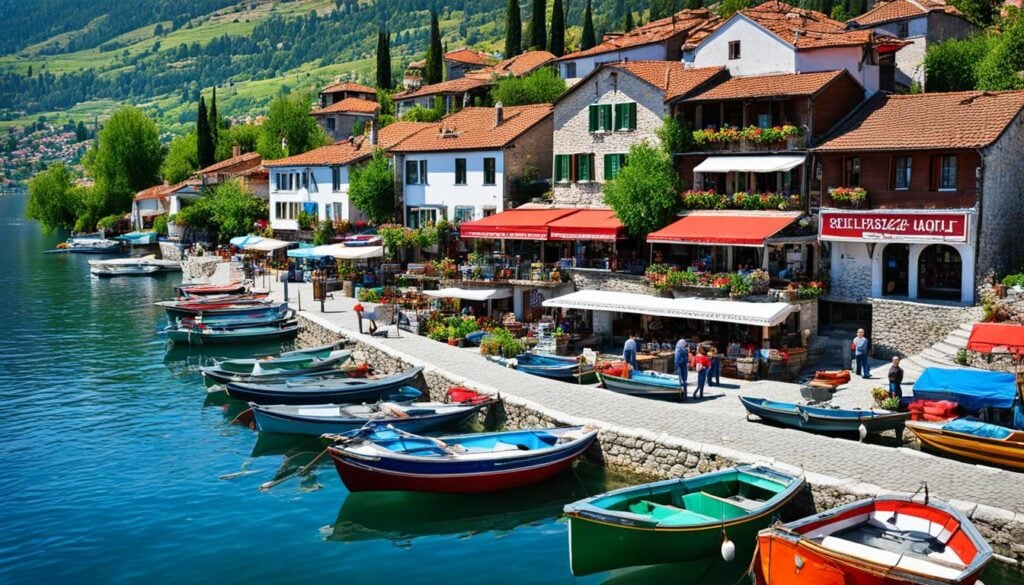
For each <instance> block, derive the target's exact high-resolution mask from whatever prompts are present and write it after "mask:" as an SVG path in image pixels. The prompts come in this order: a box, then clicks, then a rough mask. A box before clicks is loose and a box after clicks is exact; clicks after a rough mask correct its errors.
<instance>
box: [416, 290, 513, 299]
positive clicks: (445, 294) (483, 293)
mask: <svg viewBox="0 0 1024 585" xmlns="http://www.w3.org/2000/svg"><path fill="white" fill-rule="evenodd" d="M423 294H425V295H427V296H429V297H437V298H440V299H463V300H466V301H494V300H497V299H507V298H511V297H512V290H511V289H507V288H442V289H441V290H425V291H423Z"/></svg>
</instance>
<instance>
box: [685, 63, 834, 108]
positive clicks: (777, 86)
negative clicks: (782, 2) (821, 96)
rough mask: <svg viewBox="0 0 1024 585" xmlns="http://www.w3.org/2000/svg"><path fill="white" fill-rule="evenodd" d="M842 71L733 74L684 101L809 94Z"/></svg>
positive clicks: (826, 84)
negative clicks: (736, 75)
mask: <svg viewBox="0 0 1024 585" xmlns="http://www.w3.org/2000/svg"><path fill="white" fill-rule="evenodd" d="M844 74H846V70H845V69H840V70H839V71H818V72H814V73H781V74H776V75H749V76H745V77H733V78H731V79H728V80H726V81H724V82H722V83H720V84H718V85H716V86H714V87H712V88H710V89H708V90H707V91H704V92H701V93H699V94H697V95H695V96H693V97H691V98H688V99H687V100H686V101H688V102H705V101H718V100H739V99H756V98H766V97H785V96H813V95H815V94H817V93H818V92H819V91H821V90H823V89H825V87H827V86H828V85H829V84H830V83H832V82H833V81H835V80H836V79H839V78H840V77H842V76H843V75H844Z"/></svg>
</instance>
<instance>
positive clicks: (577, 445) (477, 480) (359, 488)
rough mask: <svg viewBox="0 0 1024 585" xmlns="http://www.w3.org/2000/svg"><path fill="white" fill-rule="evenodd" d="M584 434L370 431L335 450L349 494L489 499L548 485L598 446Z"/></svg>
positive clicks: (372, 427) (347, 437) (343, 439)
mask: <svg viewBox="0 0 1024 585" xmlns="http://www.w3.org/2000/svg"><path fill="white" fill-rule="evenodd" d="M596 437H597V431H596V430H591V429H587V428H585V427H565V428H552V429H543V430H534V431H507V432H501V433H478V434H474V435H456V436H447V437H440V438H433V437H423V436H419V435H413V434H411V433H406V432H403V431H400V430H398V429H395V428H390V427H386V426H384V425H378V424H375V423H370V424H369V425H367V426H366V427H364V428H362V429H359V430H358V431H352V432H350V433H345V434H344V435H341V436H340V437H339V439H340V440H339V442H338V443H336V444H334V445H332V446H331V447H328V453H330V455H331V458H332V459H333V460H334V466H335V468H336V469H337V470H338V475H339V476H341V480H342V481H343V482H344V483H345V487H347V488H348V490H349V491H350V492H365V491H413V492H439V493H482V492H492V491H498V490H504V489H510V488H515V487H520V486H524V485H529V484H532V483H535V482H538V481H542V480H544V479H547V478H549V477H551V476H552V475H555V474H556V473H558V472H560V471H563V470H565V469H568V468H569V467H570V466H571V465H572V463H573V461H575V460H576V458H577V457H579V456H580V455H582V454H583V452H584V451H585V450H586V449H587V447H589V446H590V444H591V443H593V442H594V439H595V438H596Z"/></svg>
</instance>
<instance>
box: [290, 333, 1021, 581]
mask: <svg viewBox="0 0 1024 585" xmlns="http://www.w3.org/2000/svg"><path fill="white" fill-rule="evenodd" d="M299 322H300V324H301V329H300V333H299V337H298V340H297V343H298V344H299V346H301V347H308V346H314V345H323V344H326V343H331V342H334V341H337V340H339V339H349V340H351V341H354V347H353V349H354V350H355V355H354V358H355V359H356V360H357V361H363V360H366V361H369V362H370V363H371V364H373V367H374V371H375V372H377V373H379V374H391V373H397V372H400V371H403V370H406V369H408V368H410V367H413V366H418V365H423V366H424V373H423V376H422V377H421V379H420V380H418V381H417V382H416V383H414V384H413V385H414V386H417V387H418V388H420V389H421V390H425V391H426V392H427V393H429V395H430V397H431V398H432V399H434V400H440V399H443V396H444V392H445V391H446V390H447V389H448V388H450V387H452V386H466V387H469V388H472V389H474V390H478V391H481V392H484V393H487V394H496V395H498V396H499V397H500V398H501V402H500V403H499V405H498V406H497V407H495V408H491V409H488V411H489V412H488V413H487V415H486V420H485V422H486V423H487V425H488V427H489V428H498V427H503V428H508V429H519V428H537V427H542V426H562V425H591V426H594V427H597V428H599V429H600V430H599V434H598V440H597V441H596V442H595V443H594V446H593V447H592V448H591V449H589V450H588V451H587V453H586V455H585V456H586V458H587V459H588V460H591V461H594V462H596V463H599V464H603V465H606V466H609V467H613V468H616V469H619V470H622V471H626V472H628V473H632V474H636V475H639V476H642V477H645V478H650V479H665V478H669V477H679V476H685V477H689V476H693V475H698V474H701V473H706V472H709V471H715V470H718V469H724V468H728V467H732V466H735V465H739V464H758V463H760V464H772V465H775V466H776V467H779V468H784V469H785V468H789V470H790V471H792V472H794V473H800V472H801V470H799V469H795V468H792V467H791V466H787V465H784V464H782V463H781V462H778V461H774V460H772V459H769V458H765V457H760V456H757V455H752V454H748V453H742V452H739V451H733V450H731V449H728V448H726V447H717V446H711V445H703V444H700V443H695V442H692V441H688V440H686V439H681V438H677V437H671V436H669V435H665V434H661V435H655V434H653V433H650V432H648V431H645V430H643V429H627V428H620V427H614V426H609V425H607V424H605V423H602V422H601V421H595V420H590V419H583V418H580V417H575V416H572V415H569V414H566V413H558V412H549V411H547V410H546V409H545V407H543V406H542V405H540V404H536V403H534V402H531V401H528V400H525V399H522V398H519V397H517V396H510V395H502V394H501V393H500V392H499V391H498V389H496V388H491V387H486V386H482V385H479V384H474V383H473V382H472V381H471V380H464V379H459V378H458V377H457V376H455V375H453V374H451V373H449V372H446V371H445V370H444V369H442V368H440V367H437V366H435V365H432V364H424V363H421V362H419V361H418V360H416V359H414V358H411V357H408V356H404V355H401V354H399V353H398V352H396V351H394V350H391V349H390V348H387V347H386V346H384V345H383V344H378V343H375V342H374V341H373V340H372V339H367V338H365V337H362V336H360V337H349V336H346V335H344V334H343V332H339V331H337V330H335V329H334V328H333V327H332V326H330V325H327V324H325V323H324V322H322V321H320V320H318V319H316V317H315V315H314V316H312V317H311V318H310V317H307V315H306V314H300V315H299ZM806 477H807V482H808V484H809V486H810V490H809V492H805V493H804V494H803V495H802V496H801V497H799V498H797V500H796V501H795V502H794V503H793V504H792V508H790V509H789V510H787V512H788V513H790V514H794V515H796V516H804V515H807V514H810V513H813V512H814V511H815V510H819V511H820V510H827V509H830V508H833V507H836V506H839V505H842V504H845V503H849V502H852V501H855V500H857V499H860V498H864V497H870V496H873V495H878V494H880V493H886V490H883V489H882V488H880V487H878V486H874V485H869V484H862V483H858V482H854V481H849V480H845V481H844V480H837V479H835V478H831V477H826V476H821V475H817V474H812V473H808V474H806ZM950 503H951V504H952V505H954V506H957V507H958V508H959V509H961V510H963V511H964V512H965V513H967V514H968V515H969V516H970V517H971V518H972V519H973V521H974V523H975V525H976V526H977V527H978V529H979V530H980V531H981V533H982V534H983V535H984V536H985V537H986V538H987V539H988V541H989V542H990V543H991V544H992V547H993V549H995V551H996V552H997V553H998V554H999V555H1001V556H1002V557H1004V558H1003V559H1002V560H1005V561H1010V562H1015V563H1016V562H1021V561H1024V514H1014V513H1013V512H1009V511H1006V510H998V509H995V508H990V507H987V506H981V505H977V504H972V503H968V502H956V501H953V502H950Z"/></svg>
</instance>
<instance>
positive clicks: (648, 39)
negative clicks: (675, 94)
mask: <svg viewBox="0 0 1024 585" xmlns="http://www.w3.org/2000/svg"><path fill="white" fill-rule="evenodd" d="M717 20H718V17H717V16H715V15H714V13H713V12H712V11H711V10H709V9H707V8H701V9H698V10H682V11H680V12H677V13H676V14H673V15H672V16H669V17H666V18H662V19H658V20H655V21H652V22H649V23H647V24H645V25H643V26H639V27H637V28H635V29H633V30H632V31H629V32H627V33H606V34H605V36H604V38H603V39H602V41H601V42H600V43H598V44H597V45H595V46H593V47H591V48H589V49H584V50H582V51H576V52H574V53H569V54H567V55H564V56H562V57H559V58H558V61H557V63H558V73H559V75H560V76H561V77H562V79H564V80H565V81H566V83H568V84H570V85H571V84H573V83H576V82H577V81H578V80H580V79H582V78H584V77H586V76H587V75H590V73H591V72H592V71H594V70H595V69H596V68H598V67H599V66H600V65H601V64H603V63H611V62H619V61H679V59H680V56H681V47H682V45H683V42H684V41H685V40H686V39H687V37H688V35H690V34H691V33H692V32H694V31H695V30H698V29H699V28H700V27H703V26H707V25H708V24H709V23H713V22H715V21H717Z"/></svg>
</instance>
